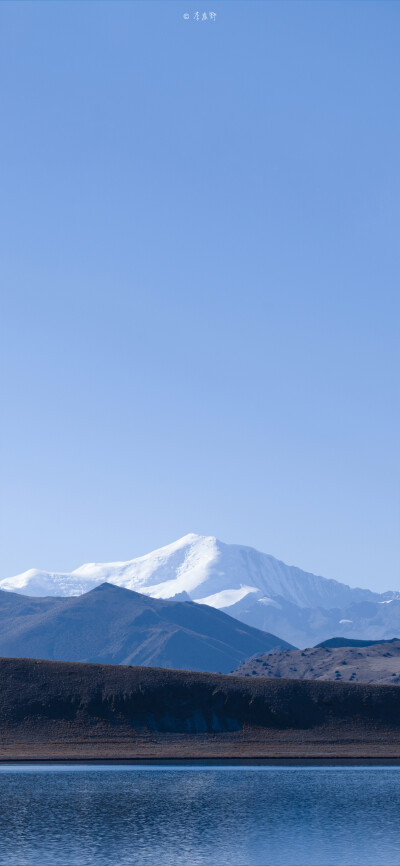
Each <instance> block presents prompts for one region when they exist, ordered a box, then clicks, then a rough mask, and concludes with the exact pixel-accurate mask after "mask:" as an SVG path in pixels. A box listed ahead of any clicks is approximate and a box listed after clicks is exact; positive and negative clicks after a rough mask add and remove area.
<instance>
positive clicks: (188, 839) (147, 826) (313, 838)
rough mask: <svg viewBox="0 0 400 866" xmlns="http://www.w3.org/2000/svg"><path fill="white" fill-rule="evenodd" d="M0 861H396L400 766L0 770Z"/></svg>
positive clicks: (237, 865)
mask: <svg viewBox="0 0 400 866" xmlns="http://www.w3.org/2000/svg"><path fill="white" fill-rule="evenodd" d="M0 864H7V866H17V864H18V866H22V864H24V866H30V864H40V866H46V864H49V866H50V864H51V866H60V864H62V866H72V864H74V866H75V864H85V866H86V864H95V866H117V864H143V866H146V864H149V866H170V864H171V866H172V864H173V866H179V864H188V866H189V864H190V866H195V864H206V866H223V864H229V866H245V864H248V866H253V864H260V866H266V864H273V866H276V864H280V866H312V864H318V866H321V864H324V866H331V864H332V866H337V864H338V866H339V864H340V866H346V864H351V866H356V864H363V866H369V864H373V866H382V864H383V866H398V864H400V767H312V768H311V767H304V766H303V767H299V766H280V767H265V766H264V767H257V766H252V767H248V766H240V767H237V766H234V767H230V766H220V767H215V766H213V767H210V766H184V767H171V766H169V767H165V766H158V767H145V766H143V767H138V766H126V767H125V766H123V767H121V766H118V767H110V766H97V767H93V766H85V767H82V766H76V765H75V766H74V765H70V766H64V767H57V766H53V767H49V766H41V767H29V765H26V766H24V767H6V766H3V767H0Z"/></svg>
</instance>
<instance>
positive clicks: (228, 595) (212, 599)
mask: <svg viewBox="0 0 400 866" xmlns="http://www.w3.org/2000/svg"><path fill="white" fill-rule="evenodd" d="M250 592H259V590H258V589H257V587H256V586H243V585H242V586H241V587H240V588H239V589H222V590H221V592H215V593H214V595H207V596H206V597H205V598H196V601H197V602H198V604H209V605H210V607H217V608H219V609H220V608H221V607H231V605H232V604H236V603H237V602H238V601H241V600H242V598H245V596H246V595H248V594H249V593H250Z"/></svg>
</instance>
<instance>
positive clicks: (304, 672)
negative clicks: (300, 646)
mask: <svg viewBox="0 0 400 866" xmlns="http://www.w3.org/2000/svg"><path fill="white" fill-rule="evenodd" d="M340 640H341V638H333V639H332V641H327V642H326V644H325V645H324V646H317V647H313V648H311V649H305V650H303V651H302V650H293V651H290V650H288V651H286V652H279V653H276V654H274V655H271V656H269V655H264V656H256V657H255V658H253V659H250V660H249V661H247V662H245V664H243V665H241V666H240V667H239V668H238V669H237V670H236V671H235V673H236V674H238V675H240V676H253V677H279V678H280V677H284V678H286V677H290V678H292V679H301V680H336V682H343V683H345V682H347V683H379V684H382V683H385V684H387V685H396V684H398V683H400V640H396V639H394V640H390V641H383V642H382V643H371V644H368V643H367V642H363V641H350V642H349V643H348V644H347V645H337V643H336V641H340ZM342 640H343V639H342Z"/></svg>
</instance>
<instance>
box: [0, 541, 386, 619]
mask: <svg viewBox="0 0 400 866" xmlns="http://www.w3.org/2000/svg"><path fill="white" fill-rule="evenodd" d="M105 581H108V582H109V583H114V584H116V585H117V586H123V587H126V588H127V589H133V590H136V591H137V592H143V593H145V594H147V595H152V596H154V597H156V598H172V597H173V596H175V595H177V594H180V593H182V592H186V593H188V595H189V596H190V598H191V599H192V600H193V601H198V602H200V603H202V604H209V605H211V606H212V607H217V608H228V609H231V608H233V610H232V612H233V613H235V610H236V608H235V605H238V608H237V610H238V611H239V609H240V605H241V603H242V601H243V599H246V598H248V600H249V603H251V604H254V605H255V607H257V606H258V609H259V604H262V605H265V606H268V605H272V606H278V607H279V606H280V605H281V602H283V601H286V602H290V603H291V604H295V605H297V606H300V607H311V608H316V607H321V608H324V609H332V608H345V607H348V606H349V605H351V604H352V603H354V602H358V601H364V600H365V601H375V600H378V599H380V596H379V595H377V594H374V593H371V592H370V591H369V590H361V589H351V588H350V587H348V586H345V584H342V583H338V582H337V581H335V580H327V579H325V578H323V577H317V576H316V575H314V574H309V573H308V572H305V571H301V570H300V569H299V568H295V567H293V566H288V565H285V564H284V563H283V562H280V561H279V560H278V559H274V557H273V556H269V555H268V554H265V553H260V552H259V551H257V550H254V549H253V548H251V547H243V546H240V545H237V544H224V543H223V542H221V541H218V539H216V538H215V537H214V536H202V535H194V534H190V535H185V536H184V537H183V538H180V539H178V541H175V542H173V544H168V545H166V546H165V547H161V548H159V549H158V550H154V551H152V552H151V553H148V554H146V555H145V556H139V557H137V558H136V559H131V560H128V561H127V562H120V561H118V562H108V563H98V562H90V563H86V564H85V565H82V566H81V567H80V568H77V569H75V570H74V571H72V572H70V573H56V572H48V571H39V570H38V569H31V570H29V571H26V572H24V573H23V574H19V575H16V576H15V577H10V578H5V579H3V580H1V581H0V589H5V590H9V591H11V592H19V593H22V594H24V595H33V596H45V595H52V596H71V595H80V594H81V593H83V592H88V591H89V590H91V589H93V588H94V587H95V586H98V585H99V584H100V583H104V582H105ZM244 603H245V604H246V603H247V602H246V601H245V602H244ZM238 615H239V613H238ZM239 618H240V616H239Z"/></svg>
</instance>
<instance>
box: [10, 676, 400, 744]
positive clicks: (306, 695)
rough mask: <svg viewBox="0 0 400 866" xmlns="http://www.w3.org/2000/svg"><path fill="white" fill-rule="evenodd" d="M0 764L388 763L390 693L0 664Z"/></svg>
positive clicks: (392, 729)
mask: <svg viewBox="0 0 400 866" xmlns="http://www.w3.org/2000/svg"><path fill="white" fill-rule="evenodd" d="M0 695H1V698H0V741H1V746H0V757H1V758H2V759H3V760H4V759H10V758H14V759H17V758H18V759H24V758H25V759H26V758H29V759H33V758H44V757H46V758H86V759H87V758H97V759H99V760H101V759H105V758H114V759H116V758H120V759H127V758H142V757H151V758H162V757H172V758H183V757H227V756H228V757H246V756H247V757H248V756H252V757H272V756H293V757H295V756H304V757H307V756H314V757H324V756H325V757H326V756H332V755H334V756H339V757H340V756H343V757H345V756H357V755H363V756H371V757H372V756H382V757H384V756H387V755H390V756H399V757H400V689H399V688H397V687H395V686H394V687H391V686H370V685H354V684H342V683H334V682H318V681H317V682H315V681H314V682H313V681H300V680H279V679H267V678H256V677H254V678H243V677H235V676H225V675H218V674H205V673H194V672H186V671H175V670H164V669H157V668H140V667H134V668H130V667H121V666H112V665H91V664H80V663H70V662H49V661H37V660H33V659H2V660H0Z"/></svg>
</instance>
